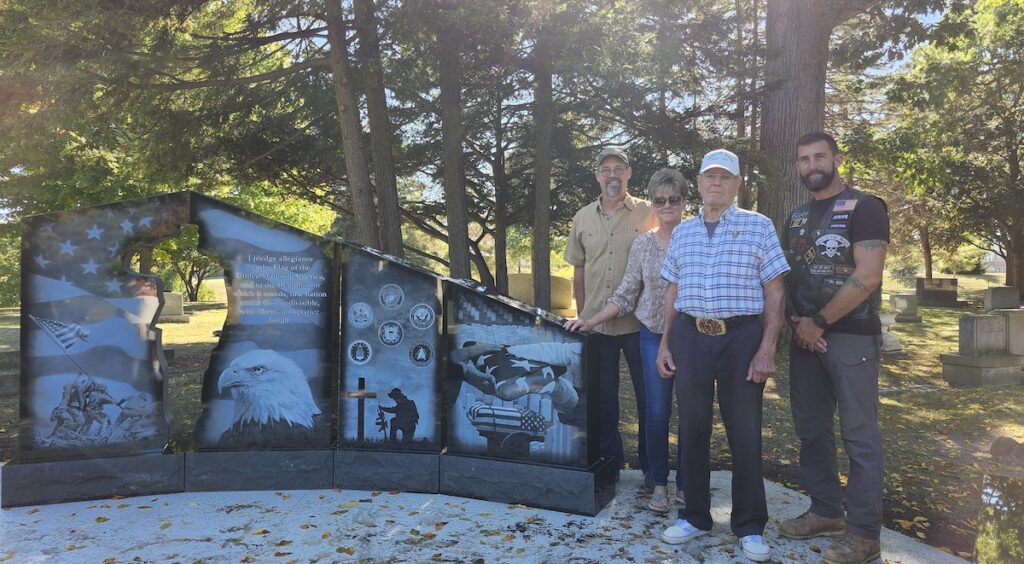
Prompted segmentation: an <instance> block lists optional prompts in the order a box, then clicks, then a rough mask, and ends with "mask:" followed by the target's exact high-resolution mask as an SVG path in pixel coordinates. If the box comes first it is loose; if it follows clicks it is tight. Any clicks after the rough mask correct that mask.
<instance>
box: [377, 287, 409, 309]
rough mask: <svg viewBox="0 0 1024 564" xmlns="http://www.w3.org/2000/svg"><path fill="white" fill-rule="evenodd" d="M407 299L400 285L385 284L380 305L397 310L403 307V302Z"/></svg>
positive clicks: (381, 290) (381, 292)
mask: <svg viewBox="0 0 1024 564" xmlns="http://www.w3.org/2000/svg"><path fill="white" fill-rule="evenodd" d="M404 299H405V292H404V291H402V288H401V287H400V286H399V285H398V284H385V285H384V287H383V288H381V289H380V305H382V306H384V307H386V308H388V309H395V308H396V307H398V306H400V305H402V300H404Z"/></svg>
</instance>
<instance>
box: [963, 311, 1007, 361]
mask: <svg viewBox="0 0 1024 564" xmlns="http://www.w3.org/2000/svg"><path fill="white" fill-rule="evenodd" d="M1005 353H1006V318H1005V317H1003V316H1001V315H964V316H961V317H960V354H966V355H975V356H976V355H983V354H1005Z"/></svg>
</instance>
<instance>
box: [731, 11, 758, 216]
mask: <svg viewBox="0 0 1024 564" xmlns="http://www.w3.org/2000/svg"><path fill="white" fill-rule="evenodd" d="M741 2H742V0H735V2H734V3H733V6H734V7H735V10H736V53H737V54H738V58H737V59H736V94H735V96H736V139H737V140H741V139H743V138H744V137H746V135H747V107H746V104H747V101H746V79H745V78H744V75H745V74H746V73H745V72H744V71H745V69H746V64H747V63H746V59H745V58H744V56H743V55H742V54H743V53H745V52H746V50H745V49H744V48H743V18H742V14H743V10H742V8H741V6H740V4H741ZM737 205H738V206H739V207H741V208H743V209H747V210H749V209H753V206H754V202H753V196H752V194H751V191H750V185H749V184H747V183H746V182H744V183H743V184H741V185H740V192H739V201H738V202H737Z"/></svg>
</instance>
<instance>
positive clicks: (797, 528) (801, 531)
mask: <svg viewBox="0 0 1024 564" xmlns="http://www.w3.org/2000/svg"><path fill="white" fill-rule="evenodd" d="M845 533H846V518H845V517H836V518H834V519H830V518H828V517H822V516H821V515H816V514H814V513H811V512H810V511H805V512H804V514H803V515H801V516H799V517H794V518H793V519H786V520H785V521H783V522H782V523H781V524H779V536H781V537H786V538H787V539H809V538H812V537H823V536H827V537H838V536H841V535H843V534H845Z"/></svg>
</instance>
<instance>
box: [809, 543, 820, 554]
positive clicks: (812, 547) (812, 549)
mask: <svg viewBox="0 0 1024 564" xmlns="http://www.w3.org/2000/svg"><path fill="white" fill-rule="evenodd" d="M808 548H810V549H811V552H817V553H818V554H821V547H820V546H818V545H816V544H812V545H811V546H809V547H808Z"/></svg>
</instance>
